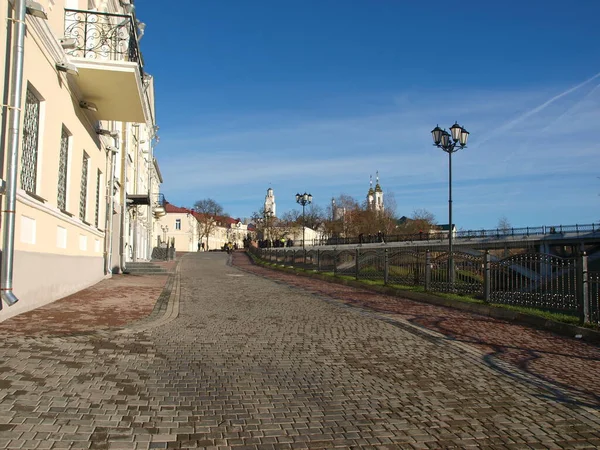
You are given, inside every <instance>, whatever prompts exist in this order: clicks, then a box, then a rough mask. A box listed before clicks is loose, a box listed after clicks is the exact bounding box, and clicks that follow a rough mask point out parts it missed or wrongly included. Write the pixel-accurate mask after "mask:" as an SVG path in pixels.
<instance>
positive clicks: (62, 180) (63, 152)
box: [56, 127, 69, 211]
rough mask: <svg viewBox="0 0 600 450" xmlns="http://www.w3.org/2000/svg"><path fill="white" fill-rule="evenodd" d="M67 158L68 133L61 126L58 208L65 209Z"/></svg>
mask: <svg viewBox="0 0 600 450" xmlns="http://www.w3.org/2000/svg"><path fill="white" fill-rule="evenodd" d="M68 158H69V133H68V132H67V130H66V129H65V128H64V127H63V129H62V134H61V136H60V155H59V160H58V198H57V202H56V203H57V206H58V209H60V210H63V211H66V209H67V162H68Z"/></svg>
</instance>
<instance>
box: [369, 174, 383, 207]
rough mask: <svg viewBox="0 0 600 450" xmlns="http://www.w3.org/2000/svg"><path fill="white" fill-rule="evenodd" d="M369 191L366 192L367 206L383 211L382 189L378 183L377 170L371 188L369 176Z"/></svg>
mask: <svg viewBox="0 0 600 450" xmlns="http://www.w3.org/2000/svg"><path fill="white" fill-rule="evenodd" d="M369 179H370V180H369V191H368V192H367V206H368V207H369V209H371V210H373V211H377V212H383V211H384V206H383V189H381V185H380V184H379V171H377V181H376V184H375V189H373V177H372V176H370V177H369Z"/></svg>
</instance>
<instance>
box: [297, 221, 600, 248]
mask: <svg viewBox="0 0 600 450" xmlns="http://www.w3.org/2000/svg"><path fill="white" fill-rule="evenodd" d="M598 232H600V223H591V224H583V225H578V224H575V225H543V226H539V227H522V228H505V229H500V228H494V229H488V230H484V229H481V230H460V231H456V232H454V234H453V237H454V239H455V242H456V240H465V241H469V240H472V239H503V238H504V239H506V238H511V237H530V236H532V237H535V236H550V237H552V236H554V235H563V234H567V233H569V234H573V233H575V234H577V235H580V234H583V233H598ZM447 239H448V231H441V230H433V231H431V232H419V233H399V234H394V235H389V236H387V235H385V236H377V235H370V236H369V235H366V236H365V235H363V236H362V238H359V237H358V236H351V237H328V238H322V239H313V240H309V239H307V240H306V245H307V246H321V245H357V244H376V243H382V244H383V243H390V242H415V241H444V240H447ZM295 245H298V244H297V243H295Z"/></svg>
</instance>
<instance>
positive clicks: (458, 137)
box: [431, 123, 469, 285]
mask: <svg viewBox="0 0 600 450" xmlns="http://www.w3.org/2000/svg"><path fill="white" fill-rule="evenodd" d="M450 132H451V133H448V132H447V131H446V130H442V129H441V128H440V127H439V126H436V127H435V128H434V129H433V130H431V135H432V137H433V145H434V146H436V147H438V148H441V149H442V150H443V151H445V152H446V153H448V282H449V283H450V284H451V285H453V284H454V254H453V248H452V244H453V235H452V153H456V152H457V151H459V150H460V149H463V148H466V146H467V140H468V139H469V132H468V131H467V130H465V129H464V128H463V127H461V126H460V125H459V124H458V123H454V125H452V126H451V127H450Z"/></svg>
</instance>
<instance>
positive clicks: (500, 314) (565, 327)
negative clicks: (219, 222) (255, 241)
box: [248, 255, 600, 344]
mask: <svg viewBox="0 0 600 450" xmlns="http://www.w3.org/2000/svg"><path fill="white" fill-rule="evenodd" d="M248 256H249V258H250V259H251V260H252V262H253V264H256V265H259V266H261V267H264V268H265V269H272V270H277V271H280V272H288V273H293V274H295V275H298V276H302V277H307V278H315V279H318V280H321V281H324V282H326V283H335V284H341V285H344V286H350V287H355V288H359V289H363V290H366V291H372V292H377V293H379V294H386V295H390V296H392V297H402V298H406V299H408V300H414V301H417V302H421V303H430V304H433V305H437V306H443V307H446V308H452V309H458V310H461V311H467V312H471V313H474V314H478V315H481V316H487V317H492V318H494V319H500V320H505V321H508V322H514V323H518V324H521V325H528V326H531V327H533V328H537V329H542V330H545V331H550V332H552V333H555V334H558V335H561V336H565V337H570V338H575V336H578V335H580V336H581V337H580V338H578V339H580V340H582V341H585V342H587V343H591V344H600V331H595V330H592V329H589V328H584V327H580V326H577V325H571V324H568V323H563V322H557V321H555V320H549V319H544V318H543V317H538V316H534V315H531V314H526V313H522V312H517V311H511V310H509V309H503V308H500V307H495V306H493V305H486V304H478V303H464V302H460V301H456V300H451V299H447V298H443V297H439V296H437V295H435V294H429V293H423V292H412V291H405V290H402V289H398V288H393V287H389V286H369V285H365V284H363V283H361V282H360V281H356V280H344V279H340V278H332V277H328V276H325V275H322V274H319V273H309V272H300V271H297V270H295V269H293V268H291V267H279V266H266V265H265V264H264V263H263V262H262V261H260V260H258V258H257V259H254V258H253V257H252V256H250V255H248Z"/></svg>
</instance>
